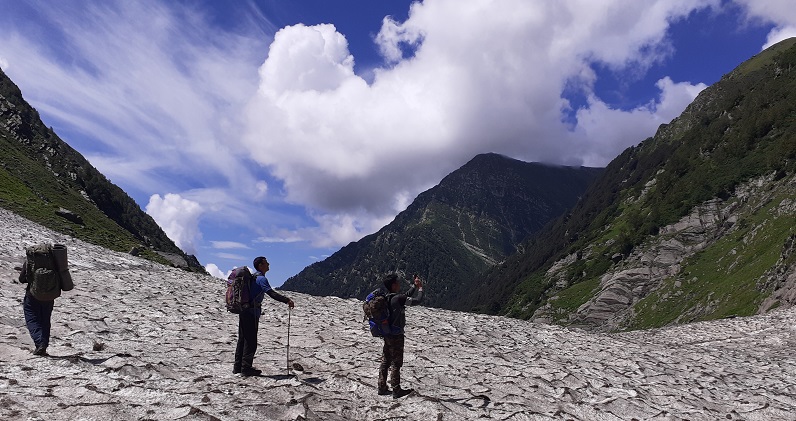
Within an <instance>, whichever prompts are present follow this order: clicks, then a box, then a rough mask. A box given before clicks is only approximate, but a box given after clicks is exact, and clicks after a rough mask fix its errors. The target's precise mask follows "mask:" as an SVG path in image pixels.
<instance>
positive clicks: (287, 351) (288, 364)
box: [285, 308, 293, 376]
mask: <svg viewBox="0 0 796 421" xmlns="http://www.w3.org/2000/svg"><path fill="white" fill-rule="evenodd" d="M292 313H293V309H292V308H288V310H287V349H286V350H285V363H286V365H287V374H288V376H289V375H290V315H291V314H292Z"/></svg>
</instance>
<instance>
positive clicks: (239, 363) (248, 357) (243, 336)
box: [233, 311, 260, 371]
mask: <svg viewBox="0 0 796 421" xmlns="http://www.w3.org/2000/svg"><path fill="white" fill-rule="evenodd" d="M259 327H260V318H259V317H257V315H255V314H253V313H251V312H247V311H243V312H241V313H240V314H239V315H238V346H237V347H236V348H235V366H234V367H233V369H234V370H235V371H238V370H246V369H249V368H252V364H253V363H254V353H255V352H257V330H258V329H259Z"/></svg>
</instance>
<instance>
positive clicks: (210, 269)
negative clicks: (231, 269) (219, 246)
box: [205, 263, 229, 279]
mask: <svg viewBox="0 0 796 421" xmlns="http://www.w3.org/2000/svg"><path fill="white" fill-rule="evenodd" d="M205 270H206V271H207V273H209V274H210V276H215V277H216V278H221V279H227V277H228V276H229V273H227V274H224V272H222V271H221V269H219V268H218V266H216V264H215V263H208V264H207V265H205Z"/></svg>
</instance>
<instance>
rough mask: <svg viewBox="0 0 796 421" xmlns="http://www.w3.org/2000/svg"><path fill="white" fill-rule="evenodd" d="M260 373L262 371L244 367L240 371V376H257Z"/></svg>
mask: <svg viewBox="0 0 796 421" xmlns="http://www.w3.org/2000/svg"><path fill="white" fill-rule="evenodd" d="M261 374H263V371H262V370H258V369H256V368H244V369H242V370H241V371H240V375H241V377H249V376H259V375H261Z"/></svg>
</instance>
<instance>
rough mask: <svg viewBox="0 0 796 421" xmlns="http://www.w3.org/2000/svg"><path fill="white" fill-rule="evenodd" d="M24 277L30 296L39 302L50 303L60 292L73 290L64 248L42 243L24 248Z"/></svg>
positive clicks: (58, 245)
mask: <svg viewBox="0 0 796 421" xmlns="http://www.w3.org/2000/svg"><path fill="white" fill-rule="evenodd" d="M25 257H26V263H25V264H26V267H25V276H26V280H27V281H28V285H29V290H30V293H31V295H33V297H34V298H36V299H37V300H39V301H52V300H55V299H56V298H58V297H60V296H61V290H64V291H69V290H71V289H72V288H74V284H73V283H72V277H71V275H70V274H69V271H68V268H67V258H66V247H65V246H63V245H60V244H56V245H55V246H53V245H52V244H47V243H42V244H37V245H35V246H30V247H26V248H25Z"/></svg>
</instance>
